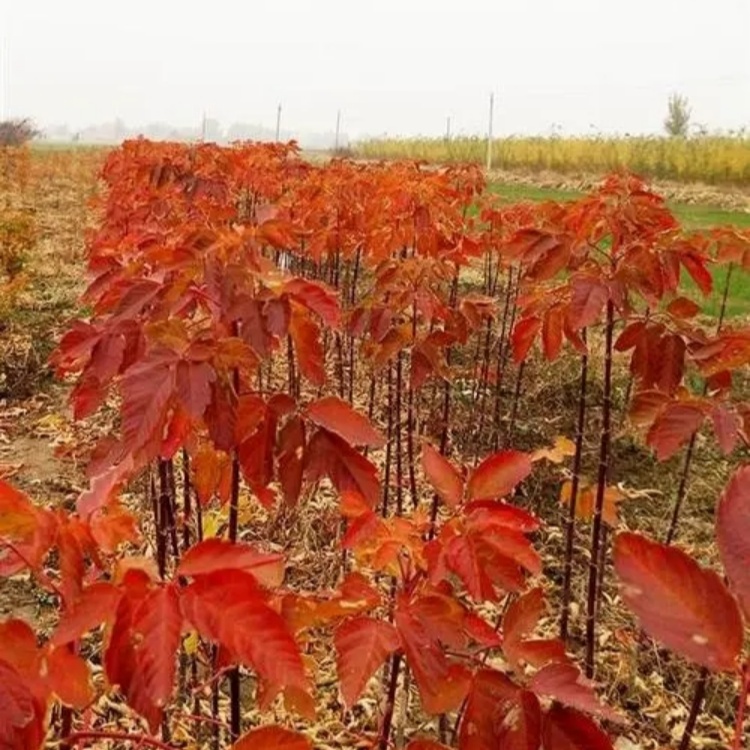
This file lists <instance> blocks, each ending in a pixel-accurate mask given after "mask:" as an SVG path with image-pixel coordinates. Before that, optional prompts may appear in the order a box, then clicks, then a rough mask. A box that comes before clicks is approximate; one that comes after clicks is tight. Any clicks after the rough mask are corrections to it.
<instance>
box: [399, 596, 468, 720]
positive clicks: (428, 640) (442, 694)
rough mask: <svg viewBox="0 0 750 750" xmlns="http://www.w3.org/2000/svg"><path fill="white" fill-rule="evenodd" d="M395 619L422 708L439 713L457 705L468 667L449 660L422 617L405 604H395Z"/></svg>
mask: <svg viewBox="0 0 750 750" xmlns="http://www.w3.org/2000/svg"><path fill="white" fill-rule="evenodd" d="M395 623H396V627H397V628H398V632H399V635H400V636H401V643H402V645H403V648H404V651H405V653H406V659H407V662H408V664H409V667H410V669H411V671H412V674H413V675H414V680H415V682H416V683H417V687H418V688H419V695H420V698H421V699H422V708H423V709H424V711H425V712H427V713H428V714H442V713H447V712H449V711H453V710H454V709H456V708H458V707H459V706H460V705H461V702H462V701H463V700H464V698H465V697H466V693H467V691H468V689H469V685H470V682H471V676H470V674H469V673H468V671H467V670H466V669H465V668H464V667H463V666H462V665H460V664H453V663H451V662H450V661H449V660H448V658H447V657H446V656H445V654H444V652H443V649H442V647H441V646H440V644H439V642H438V641H437V639H436V638H435V637H434V636H433V635H431V634H430V633H429V632H428V630H427V623H426V622H425V621H424V619H423V617H419V616H418V615H417V614H415V613H414V612H412V611H411V610H410V608H408V606H403V605H402V606H398V607H397V608H396V612H395Z"/></svg>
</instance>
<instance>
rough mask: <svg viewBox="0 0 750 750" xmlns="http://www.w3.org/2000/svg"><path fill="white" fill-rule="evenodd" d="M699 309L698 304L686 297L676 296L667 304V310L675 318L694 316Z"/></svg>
mask: <svg viewBox="0 0 750 750" xmlns="http://www.w3.org/2000/svg"><path fill="white" fill-rule="evenodd" d="M700 311H701V307H700V305H698V304H696V303H695V302H693V300H691V299H688V298H687V297H676V298H675V299H673V300H672V301H671V302H670V303H669V304H668V305H667V312H668V313H669V314H670V315H673V316H674V317H675V318H681V319H688V318H694V317H695V316H696V315H697V314H698V313H699V312H700Z"/></svg>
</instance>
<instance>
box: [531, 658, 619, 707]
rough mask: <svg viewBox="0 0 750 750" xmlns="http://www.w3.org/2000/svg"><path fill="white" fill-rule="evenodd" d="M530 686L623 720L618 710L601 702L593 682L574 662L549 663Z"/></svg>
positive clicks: (567, 704)
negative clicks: (586, 677) (587, 678)
mask: <svg viewBox="0 0 750 750" xmlns="http://www.w3.org/2000/svg"><path fill="white" fill-rule="evenodd" d="M530 687H531V689H532V690H533V691H534V692H535V693H539V694H540V695H546V696H548V697H550V698H554V699H555V700H558V701H560V702H561V703H564V704H565V705H566V706H570V707H572V708H577V709H579V710H581V711H585V712H586V713H589V714H594V715H595V716H601V717H603V718H606V719H609V720H610V721H622V717H621V716H620V715H619V714H618V713H617V712H616V711H613V710H612V709H611V708H609V707H608V706H605V705H603V704H602V703H600V702H599V699H598V698H597V697H596V694H595V693H594V690H593V687H592V685H591V683H590V682H588V680H586V679H585V678H584V676H583V675H582V674H581V671H580V670H579V669H578V667H576V666H574V665H573V664H565V663H557V664H548V665H547V666H546V667H543V668H542V669H540V670H539V671H538V672H537V673H536V674H535V675H534V676H533V677H532V679H531V685H530Z"/></svg>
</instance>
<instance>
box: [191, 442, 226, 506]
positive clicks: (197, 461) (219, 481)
mask: <svg viewBox="0 0 750 750" xmlns="http://www.w3.org/2000/svg"><path fill="white" fill-rule="evenodd" d="M191 463H192V469H193V487H195V494H196V495H197V496H198V501H199V502H200V504H201V505H202V506H204V507H205V506H206V505H208V503H209V502H210V501H211V499H212V498H213V497H214V495H217V494H218V496H219V498H220V499H221V501H222V502H226V501H227V500H228V499H229V489H230V481H231V478H232V462H231V460H230V458H229V456H228V455H227V454H226V453H224V452H223V451H215V450H214V449H213V448H211V447H210V446H207V445H206V446H203V447H202V448H201V449H200V450H199V451H198V453H197V454H196V455H195V456H192V462H191Z"/></svg>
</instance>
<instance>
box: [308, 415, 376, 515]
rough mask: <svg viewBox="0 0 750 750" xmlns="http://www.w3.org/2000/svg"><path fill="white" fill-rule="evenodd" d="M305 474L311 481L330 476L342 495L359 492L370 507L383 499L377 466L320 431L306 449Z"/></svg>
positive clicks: (335, 437) (335, 438) (330, 434)
mask: <svg viewBox="0 0 750 750" xmlns="http://www.w3.org/2000/svg"><path fill="white" fill-rule="evenodd" d="M305 473H306V475H307V478H308V479H309V480H310V481H316V480H317V479H320V478H321V477H322V476H328V477H329V478H330V480H331V482H332V484H333V486H334V487H335V488H336V489H337V490H338V491H339V492H340V493H342V492H346V491H354V492H357V493H359V494H360V495H361V496H362V497H364V498H365V499H366V500H367V501H368V503H369V504H370V506H371V507H374V506H375V505H377V503H378V500H379V498H380V482H379V480H378V470H377V468H376V467H375V465H374V464H373V463H371V462H370V461H368V459H366V458H365V457H364V456H363V455H361V454H360V453H357V451H355V450H354V448H352V447H351V446H350V445H349V444H348V443H345V442H344V441H343V440H342V439H341V438H340V437H338V436H336V435H333V434H332V433H330V432H327V431H326V430H324V429H320V430H318V431H317V432H316V433H315V435H313V437H312V440H310V443H309V444H308V446H307V453H306V454H305Z"/></svg>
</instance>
